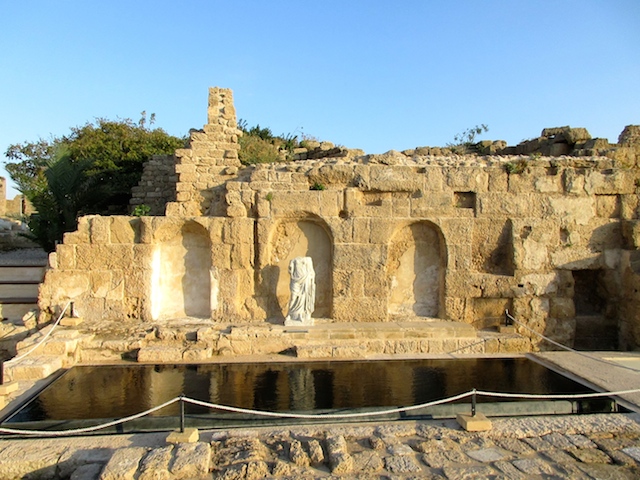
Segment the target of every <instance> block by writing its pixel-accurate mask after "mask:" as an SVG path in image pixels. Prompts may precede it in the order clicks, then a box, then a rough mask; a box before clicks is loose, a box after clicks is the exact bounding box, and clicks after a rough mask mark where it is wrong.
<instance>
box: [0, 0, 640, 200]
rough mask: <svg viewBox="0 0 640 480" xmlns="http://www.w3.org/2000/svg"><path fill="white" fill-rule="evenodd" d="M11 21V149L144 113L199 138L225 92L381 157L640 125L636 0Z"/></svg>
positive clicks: (10, 6)
mask: <svg viewBox="0 0 640 480" xmlns="http://www.w3.org/2000/svg"><path fill="white" fill-rule="evenodd" d="M0 18H2V19H3V22H2V27H1V28H0V68H1V69H2V74H1V75H0V154H3V153H4V152H5V151H6V149H7V147H8V146H9V145H10V144H13V143H19V142H23V141H35V140H37V139H38V138H40V137H42V138H50V137H51V136H59V135H63V134H66V133H68V132H69V128H70V127H72V126H78V125H82V124H84V123H86V122H88V121H93V120H94V119H95V118H97V117H105V118H110V119H115V118H132V119H134V120H138V119H139V118H140V112H142V111H143V110H145V111H146V112H147V113H155V114H156V126H159V127H162V128H164V129H165V130H166V131H167V132H169V133H171V134H174V135H184V134H186V133H187V132H188V130H189V129H190V128H201V127H202V125H203V124H204V123H205V122H206V110H207V109H206V106H207V105H206V102H207V89H208V87H209V86H220V87H225V88H231V89H232V90H233V91H234V98H235V103H236V110H237V112H238V116H239V117H240V118H243V119H245V120H247V121H248V123H249V125H254V124H256V123H259V124H260V125H261V126H263V127H265V126H268V127H270V128H271V129H272V130H273V131H274V133H276V134H279V133H290V132H294V133H300V132H304V133H305V134H307V135H312V136H315V137H317V138H318V139H320V140H329V141H332V142H334V143H336V144H341V145H344V146H346V147H350V148H362V149H363V150H365V151H366V152H367V153H382V152H385V151H388V150H391V149H394V150H404V149H407V148H413V147H417V146H442V145H445V144H446V143H447V142H450V141H452V140H453V137H454V136H455V135H456V134H457V133H460V132H462V131H464V130H465V129H466V128H469V127H472V126H474V125H477V124H481V123H484V124H487V125H488V126H489V132H488V133H486V134H484V135H483V137H482V138H488V139H503V140H506V141H507V142H508V143H509V144H510V145H515V144H517V143H518V142H520V141H522V140H523V139H526V138H532V137H536V136H538V135H539V134H540V132H541V130H542V129H543V128H545V127H553V126H561V125H571V126H574V127H586V128H587V129H588V130H589V132H590V133H591V135H592V136H594V137H605V138H608V139H609V140H610V141H612V142H615V141H616V140H617V137H618V135H619V134H620V132H621V131H622V129H623V127H624V126H625V125H628V124H640V90H639V86H640V28H638V26H639V25H640V2H638V1H637V0H606V1H605V0H600V1H595V0H579V1H578V0H559V1H555V2H551V1H534V0H529V1H521V0H511V1H507V0H504V1H498V0H485V1H478V0H466V1H465V0H450V1H435V0H434V1H427V0H423V1H417V0H411V1H393V2H392V1H384V2H383V1H374V0H371V1H344V0H340V1H333V0H329V1H325V0H322V1H320V0H316V1H278V0H271V1H229V0H227V1H216V0H209V1H190V0H186V1H180V2H178V1H162V0H156V1H146V0H137V1H135V2H125V1H121V0H110V1H101V2H98V1H93V2H91V1H87V0H75V1H72V0H57V1H38V0H24V1H18V0H14V1H9V0H0ZM3 160H5V159H4V157H3ZM0 174H2V175H4V176H6V174H5V173H4V171H2V172H0ZM15 193H16V192H15V190H13V189H10V191H9V196H10V197H12V196H13V195H14V194H15Z"/></svg>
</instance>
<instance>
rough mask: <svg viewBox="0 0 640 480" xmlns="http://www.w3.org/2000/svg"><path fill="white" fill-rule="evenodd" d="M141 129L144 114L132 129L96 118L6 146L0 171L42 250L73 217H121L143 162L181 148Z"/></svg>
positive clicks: (73, 221) (67, 227) (152, 131)
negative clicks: (18, 195)
mask: <svg viewBox="0 0 640 480" xmlns="http://www.w3.org/2000/svg"><path fill="white" fill-rule="evenodd" d="M153 119H154V116H153V115H152V116H151V122H150V123H152V122H153ZM146 124H147V120H146V114H145V112H143V113H142V118H141V119H140V121H139V122H138V123H137V124H136V123H134V122H133V121H131V120H130V119H125V120H118V121H113V120H107V119H102V118H100V119H97V120H96V121H95V123H87V124H86V125H83V126H81V127H74V128H71V132H70V133H69V134H68V135H65V136H62V137H58V138H53V139H52V140H43V139H40V140H38V141H36V142H24V143H19V144H14V145H10V146H9V148H8V149H7V151H6V153H5V155H6V156H7V158H8V159H9V161H8V162H7V163H6V165H5V168H6V170H7V172H8V173H9V175H10V176H11V178H12V180H13V181H14V182H15V183H16V185H17V186H18V190H20V191H21V192H22V193H23V194H24V195H25V196H26V197H27V199H29V201H31V203H32V204H33V205H34V207H35V208H36V210H37V211H38V213H37V214H34V215H33V216H32V217H33V218H31V219H30V220H29V226H30V228H31V232H32V234H33V235H34V237H35V239H36V240H37V241H38V242H39V243H40V244H41V245H42V246H43V247H44V248H45V249H47V250H49V251H50V250H52V249H53V248H54V246H55V242H56V241H59V240H61V239H62V234H63V233H64V232H67V231H71V230H74V229H75V228H76V219H77V217H78V216H79V215H84V214H117V213H126V212H127V208H128V204H129V199H130V197H131V188H132V187H134V186H135V185H137V184H138V182H139V181H140V177H141V175H142V167H143V164H144V162H146V161H147V160H148V159H149V158H150V157H151V156H152V155H162V154H172V153H174V152H175V150H176V149H177V148H182V147H184V145H185V139H184V138H178V137H174V136H171V135H169V134H167V133H166V132H165V131H164V130H162V129H159V128H157V129H150V128H147V125H146Z"/></svg>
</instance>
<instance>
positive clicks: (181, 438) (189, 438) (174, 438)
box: [167, 428, 200, 443]
mask: <svg viewBox="0 0 640 480" xmlns="http://www.w3.org/2000/svg"><path fill="white" fill-rule="evenodd" d="M199 439H200V432H198V429H197V428H185V429H184V432H181V431H180V430H174V431H173V432H171V433H170V434H169V436H168V437H167V443H195V442H197V441H198V440H199Z"/></svg>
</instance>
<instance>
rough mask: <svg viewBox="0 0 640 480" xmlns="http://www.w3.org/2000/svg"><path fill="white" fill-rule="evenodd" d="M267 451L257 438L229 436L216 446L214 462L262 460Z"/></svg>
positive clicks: (221, 463) (228, 462) (226, 463)
mask: <svg viewBox="0 0 640 480" xmlns="http://www.w3.org/2000/svg"><path fill="white" fill-rule="evenodd" d="M287 435H288V433H287ZM256 436H257V435H256ZM276 445H279V446H280V448H282V445H281V444H279V443H278V444H276ZM268 453H269V451H268V449H267V447H266V446H265V445H264V443H262V442H261V441H260V439H259V438H256V437H254V438H247V437H231V438H228V439H227V440H225V441H224V445H223V446H221V447H219V448H218V451H217V454H216V457H217V461H216V463H217V464H218V465H220V466H225V465H231V464H234V463H239V462H258V461H261V460H262V461H264V460H265V459H266V457H267V455H268Z"/></svg>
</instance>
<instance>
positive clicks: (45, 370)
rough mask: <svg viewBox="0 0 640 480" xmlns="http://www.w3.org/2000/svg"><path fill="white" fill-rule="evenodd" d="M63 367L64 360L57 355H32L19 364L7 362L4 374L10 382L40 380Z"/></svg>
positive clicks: (19, 361)
mask: <svg viewBox="0 0 640 480" xmlns="http://www.w3.org/2000/svg"><path fill="white" fill-rule="evenodd" d="M62 367H63V359H62V357H61V356H57V355H35V354H32V355H30V356H28V357H25V358H23V359H21V360H18V361H17V362H12V361H9V362H5V364H4V374H5V377H6V379H7V380H8V381H10V382H15V381H20V380H39V379H41V378H46V377H48V376H49V375H51V374H52V373H54V372H56V371H58V370H59V369H61V368H62Z"/></svg>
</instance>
